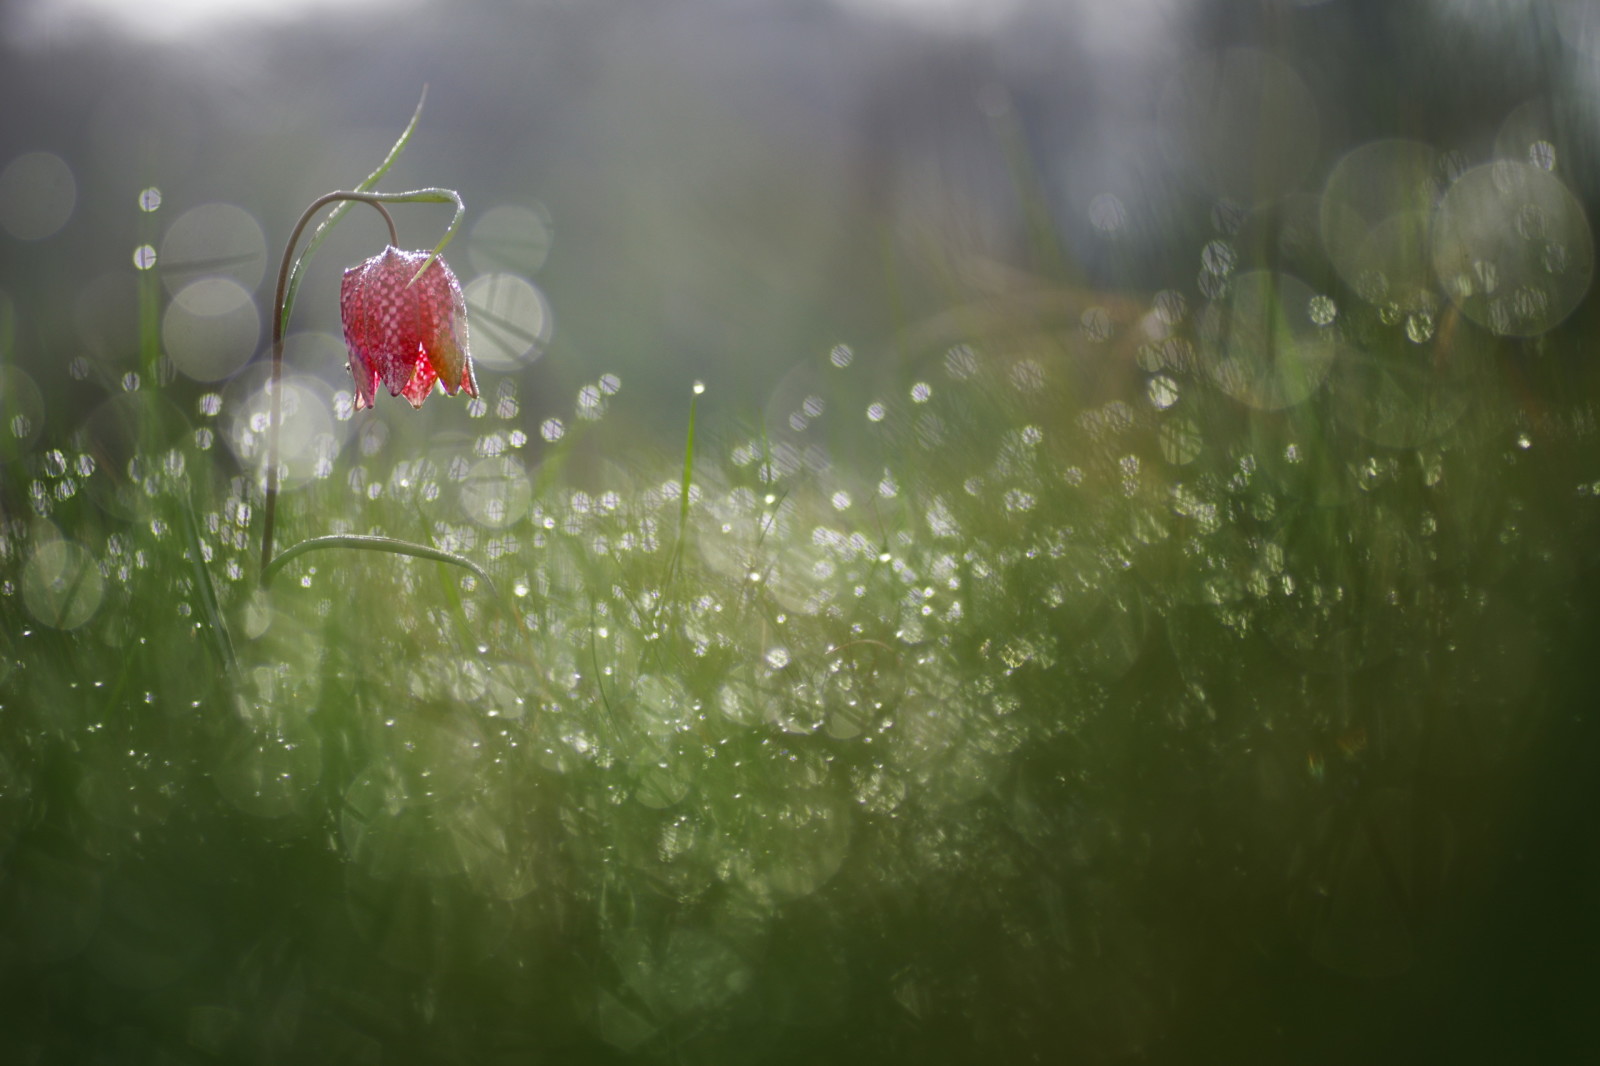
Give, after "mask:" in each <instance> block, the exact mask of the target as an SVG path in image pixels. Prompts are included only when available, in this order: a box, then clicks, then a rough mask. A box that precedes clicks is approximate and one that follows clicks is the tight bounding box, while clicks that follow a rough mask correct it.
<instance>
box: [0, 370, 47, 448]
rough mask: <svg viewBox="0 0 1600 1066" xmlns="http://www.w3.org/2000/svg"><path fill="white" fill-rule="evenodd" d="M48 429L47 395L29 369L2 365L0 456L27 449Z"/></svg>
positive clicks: (0, 385)
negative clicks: (45, 398)
mask: <svg viewBox="0 0 1600 1066" xmlns="http://www.w3.org/2000/svg"><path fill="white" fill-rule="evenodd" d="M43 428H44V395H43V393H41V392H40V391H39V386H38V385H35V384H34V383H33V379H32V378H31V377H29V376H28V375H27V372H26V371H23V370H19V369H17V368H16V367H14V366H0V458H15V457H16V456H18V455H21V454H24V453H25V452H27V450H28V448H29V446H30V445H32V444H33V442H34V440H35V439H36V438H37V437H38V436H39V431H40V430H41V429H43Z"/></svg>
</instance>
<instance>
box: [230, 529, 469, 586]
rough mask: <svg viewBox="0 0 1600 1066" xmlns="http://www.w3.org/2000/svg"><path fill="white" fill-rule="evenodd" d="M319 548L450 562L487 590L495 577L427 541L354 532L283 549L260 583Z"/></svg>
mask: <svg viewBox="0 0 1600 1066" xmlns="http://www.w3.org/2000/svg"><path fill="white" fill-rule="evenodd" d="M322 548H356V549H358V550H361V551H375V552H388V553H389V554H391V555H410V556H412V557H413V558H417V559H431V560H433V561H434V562H436V563H449V564H450V565H452V566H459V567H461V568H462V569H464V570H470V571H472V573H473V574H474V575H476V576H477V577H478V578H479V579H480V580H481V581H482V582H483V583H484V584H485V585H488V586H489V588H490V590H491V591H492V590H493V589H494V580H493V579H492V578H490V577H489V573H488V571H486V570H484V569H483V567H481V566H479V565H478V564H477V563H475V562H473V561H472V560H470V559H464V558H462V557H461V556H459V555H456V554H453V553H452V552H447V551H443V550H441V549H439V548H430V547H428V546H427V545H426V544H412V543H410V542H409V541H404V540H394V539H393V538H391V537H368V536H360V535H355V534H349V535H343V536H328V537H312V538H311V539H310V540H303V541H301V542H300V543H298V544H296V545H295V546H294V547H292V548H286V549H284V552H283V554H282V555H280V556H278V557H277V558H276V559H274V560H272V561H271V562H269V563H267V564H266V566H264V567H263V568H262V571H261V583H262V584H263V585H264V584H266V583H267V581H268V580H269V579H270V578H271V577H272V575H273V574H275V573H277V571H278V570H279V569H280V568H282V566H283V564H284V563H287V562H288V561H289V560H290V559H293V558H295V557H297V556H300V555H304V554H305V553H306V552H309V551H317V550H319V549H322Z"/></svg>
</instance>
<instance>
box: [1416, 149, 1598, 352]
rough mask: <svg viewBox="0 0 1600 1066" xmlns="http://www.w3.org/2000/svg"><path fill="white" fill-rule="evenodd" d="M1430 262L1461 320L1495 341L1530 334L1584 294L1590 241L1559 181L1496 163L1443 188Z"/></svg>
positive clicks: (1579, 210)
mask: <svg viewBox="0 0 1600 1066" xmlns="http://www.w3.org/2000/svg"><path fill="white" fill-rule="evenodd" d="M1433 265H1434V269H1435V271H1437V273H1438V276H1439V280H1440V282H1441V283H1442V285H1443V287H1444V291H1445V295H1447V296H1448V297H1449V298H1450V299H1451V300H1453V301H1454V302H1455V304H1456V306H1458V307H1460V308H1461V311H1462V313H1463V314H1465V315H1466V316H1467V317H1468V318H1470V319H1472V320H1473V321H1474V322H1476V323H1478V324H1479V325H1481V326H1484V327H1486V328H1487V329H1489V330H1491V331H1493V332H1495V333H1498V334H1500V335H1501V336H1510V337H1531V336H1534V335H1536V334H1539V333H1543V332H1544V331H1545V330H1548V329H1549V328H1551V327H1552V326H1554V325H1556V324H1557V323H1558V322H1560V321H1561V320H1562V319H1564V318H1566V317H1567V315H1569V314H1571V313H1572V310H1573V308H1575V307H1577V306H1578V303H1579V301H1581V300H1582V299H1583V297H1584V294H1585V293H1587V292H1588V291H1589V283H1590V281H1591V280H1592V279H1593V277H1594V241H1593V238H1592V237H1591V236H1590V233H1589V222H1588V219H1587V218H1586V217H1585V216H1584V213H1583V207H1582V206H1581V205H1580V204H1579V203H1578V201H1577V199H1576V198H1575V197H1574V196H1573V195H1572V193H1571V192H1569V191H1568V190H1567V187H1566V186H1565V185H1563V184H1562V183H1561V180H1560V179H1559V178H1557V177H1555V175H1553V174H1550V173H1549V172H1547V171H1545V170H1543V169H1541V168H1539V167H1537V166H1533V165H1532V164H1529V163H1517V162H1511V161H1508V160H1501V161H1499V162H1496V163H1490V164H1487V165H1485V166H1481V167H1475V168H1474V169H1472V170H1469V171H1467V172H1466V173H1465V174H1463V175H1462V176H1461V177H1460V179H1459V180H1457V181H1456V183H1455V184H1453V185H1452V186H1450V191H1449V192H1447V193H1446V194H1445V197H1444V202H1443V203H1441V204H1440V205H1439V216H1438V218H1437V220H1436V221H1435V223H1434V240H1433Z"/></svg>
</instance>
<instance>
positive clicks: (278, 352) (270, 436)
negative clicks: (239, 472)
mask: <svg viewBox="0 0 1600 1066" xmlns="http://www.w3.org/2000/svg"><path fill="white" fill-rule="evenodd" d="M372 195H373V194H370V193H352V192H330V193H328V194H327V195H325V196H319V197H317V198H316V200H314V201H312V204H311V206H310V207H308V208H306V209H305V212H304V213H303V214H302V215H301V216H300V221H299V222H296V223H295V224H294V232H293V233H291V234H289V245H288V247H286V248H285V249H284V250H283V262H282V264H280V265H279V267H278V290H277V295H276V296H274V297H273V301H272V383H271V385H270V390H271V393H272V397H271V400H270V401H269V402H270V403H271V405H272V410H271V414H269V415H268V420H267V490H266V500H265V501H264V503H263V504H262V518H261V520H262V528H261V579H262V583H263V584H265V583H266V575H267V565H268V563H270V562H271V561H272V530H273V525H274V524H275V521H276V518H277V511H278V433H279V429H280V426H279V423H281V422H282V421H283V389H282V385H283V330H284V326H285V325H286V324H287V323H288V321H289V309H288V307H287V306H285V304H286V300H285V297H286V294H287V292H288V288H289V268H290V266H292V265H293V263H294V246H295V245H296V244H298V243H300V234H301V233H303V232H305V228H306V224H307V223H309V222H310V221H311V219H312V217H313V216H314V215H315V214H316V213H317V212H318V211H320V210H322V209H323V208H324V207H326V206H327V205H328V204H331V203H334V202H335V201H338V200H358V201H362V202H365V203H370V204H372V206H373V207H375V208H377V209H378V212H379V213H380V214H381V215H383V220H384V222H386V223H387V224H388V226H389V243H390V244H399V243H400V237H399V234H398V233H396V232H395V228H394V218H393V217H391V216H390V214H389V209H388V208H386V207H384V206H383V205H382V204H381V203H378V202H377V201H375V200H373V199H371V196H372Z"/></svg>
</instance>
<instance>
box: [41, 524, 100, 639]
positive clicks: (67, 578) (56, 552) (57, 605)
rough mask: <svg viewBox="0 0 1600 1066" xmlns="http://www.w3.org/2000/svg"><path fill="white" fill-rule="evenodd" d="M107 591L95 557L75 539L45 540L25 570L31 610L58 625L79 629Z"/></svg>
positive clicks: (48, 621) (57, 626)
mask: <svg viewBox="0 0 1600 1066" xmlns="http://www.w3.org/2000/svg"><path fill="white" fill-rule="evenodd" d="M104 594H105V580H104V579H103V578H102V577H101V576H100V569H99V567H97V566H96V565H95V561H94V557H93V556H91V555H90V554H89V553H88V552H87V551H85V550H84V549H83V548H81V547H79V546H78V545H76V544H74V543H72V542H71V541H67V540H47V541H45V542H44V543H43V544H41V545H39V547H38V548H36V549H35V550H34V553H33V556H32V557H31V558H30V559H29V560H28V565H27V567H26V569H24V570H23V572H22V600H23V602H24V603H25V604H27V607H28V613H30V614H32V615H33V617H34V618H36V619H38V620H39V621H40V622H41V623H43V624H44V625H47V626H52V627H54V628H56V629H77V628H78V627H79V626H81V625H83V624H84V623H85V622H87V621H88V620H89V619H91V618H93V617H94V613H95V611H97V610H99V609H100V600H101V598H102V597H103V596H104Z"/></svg>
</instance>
